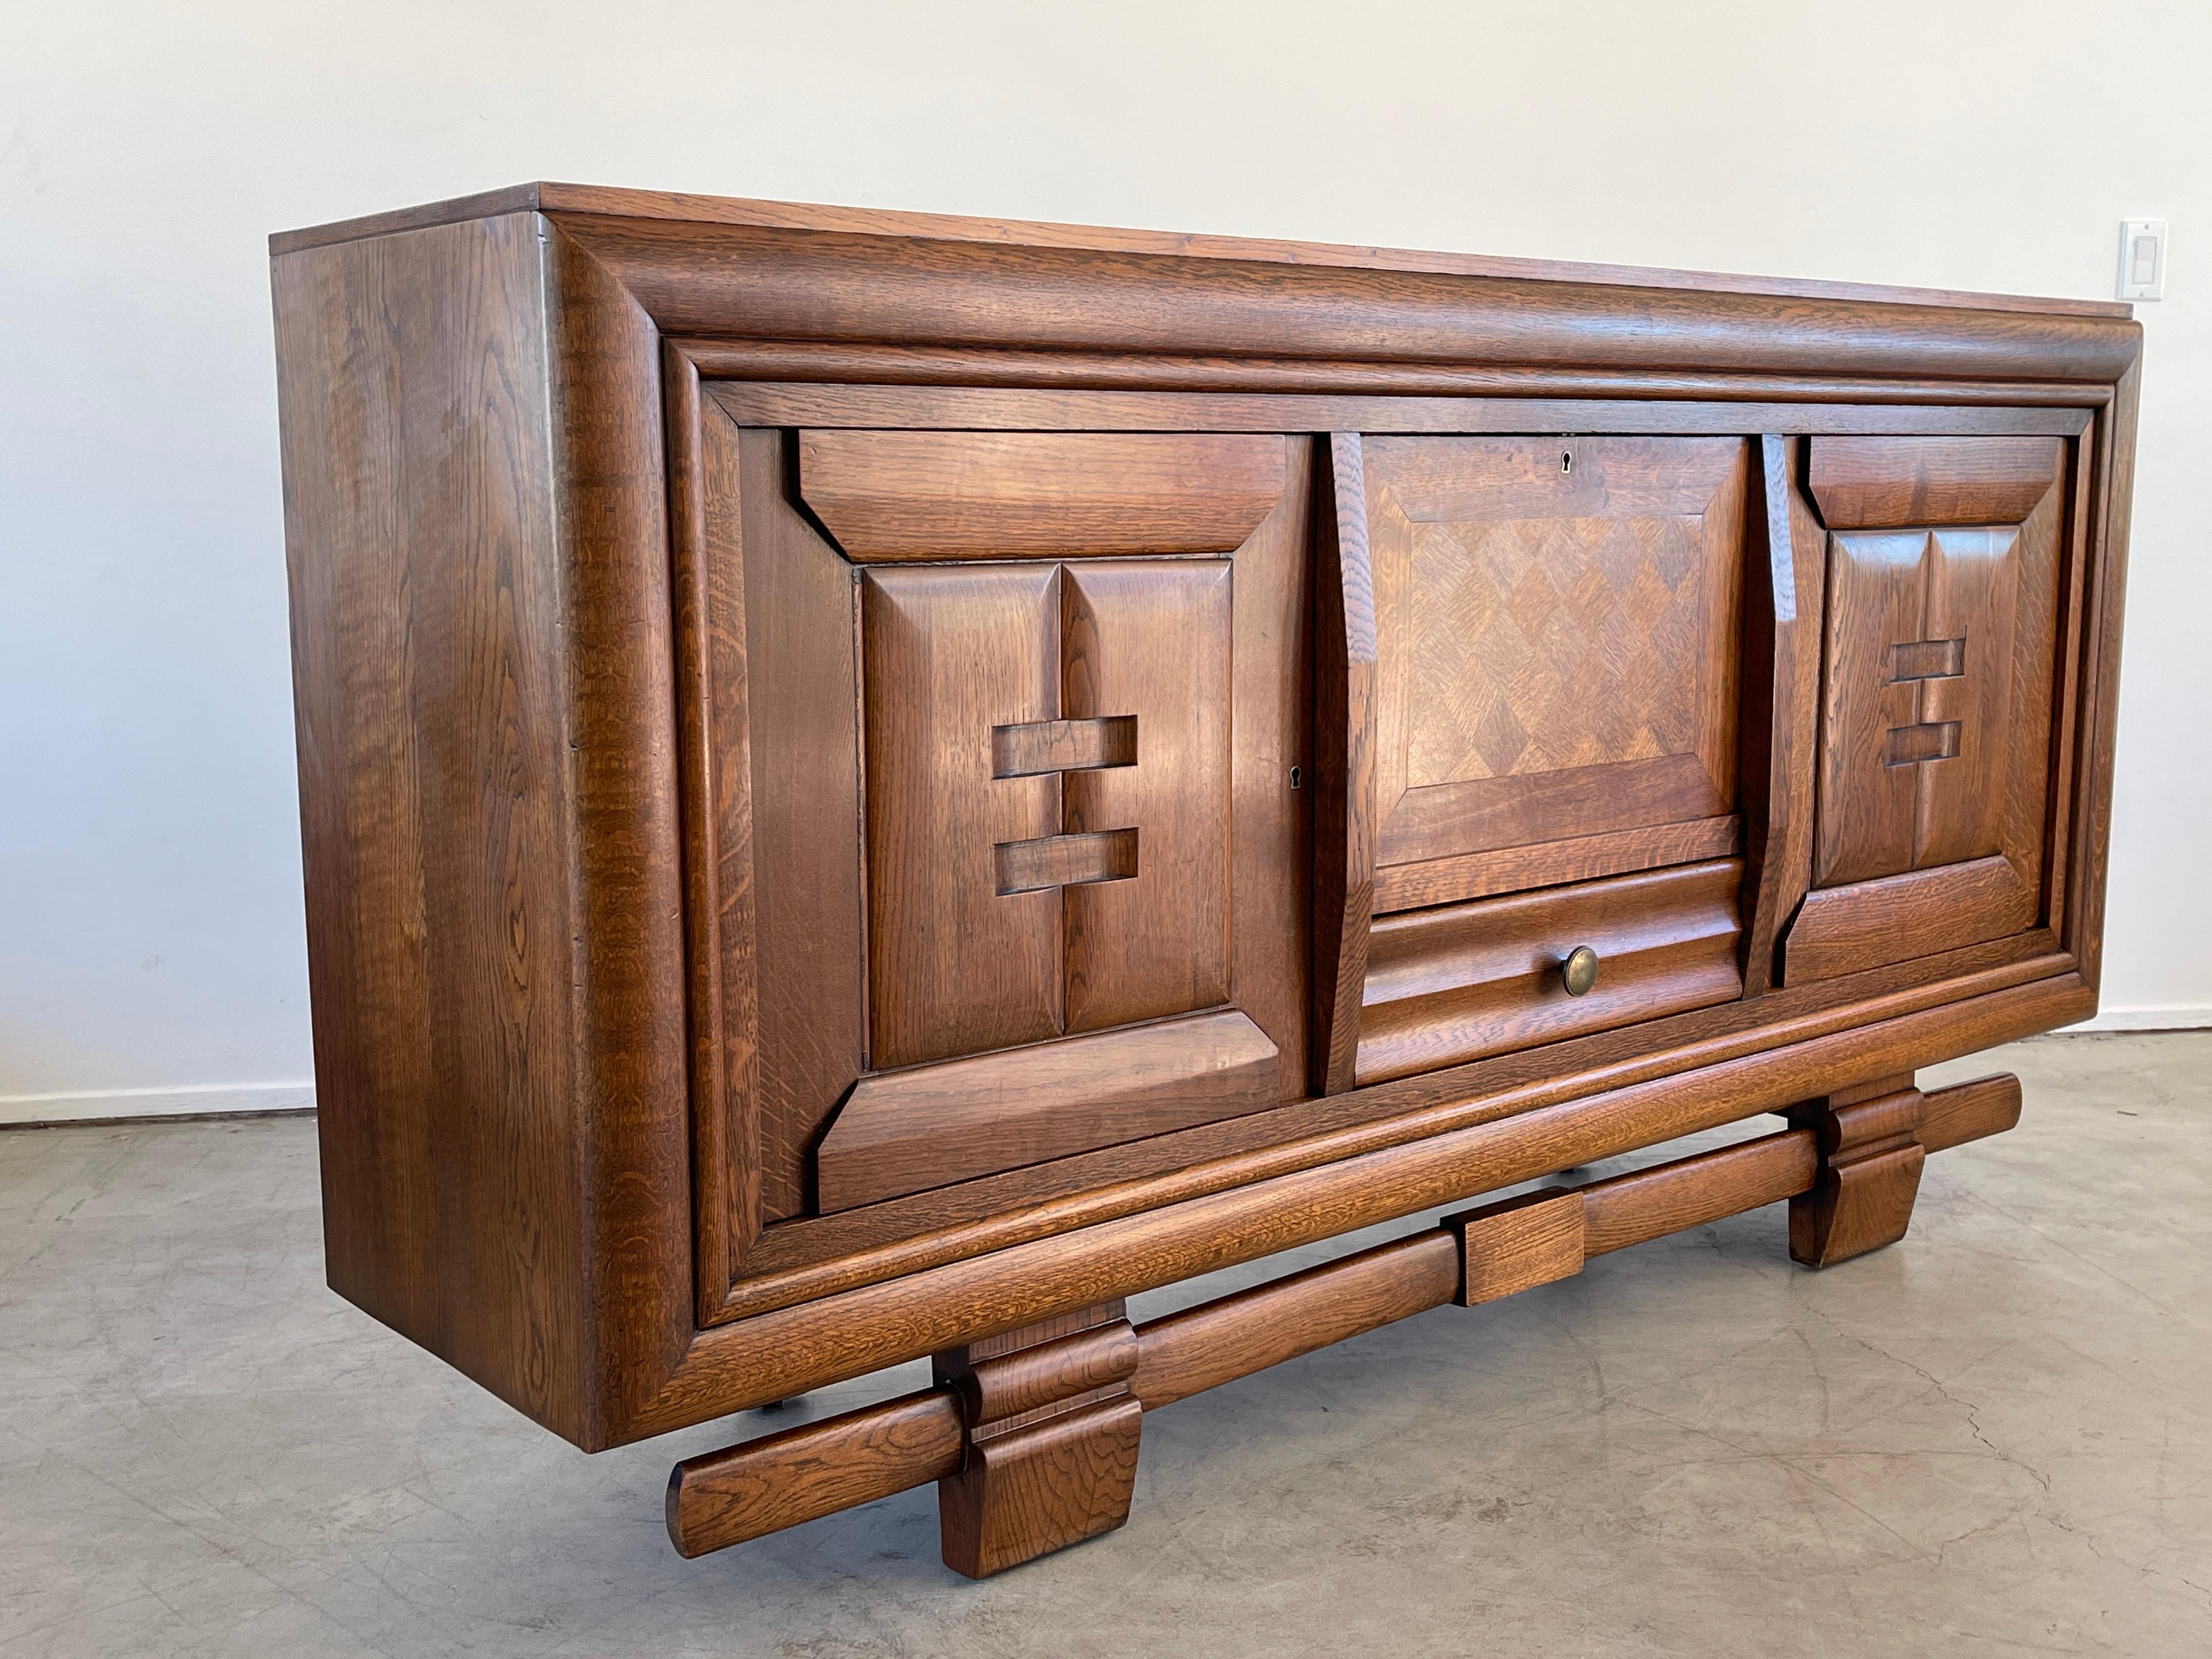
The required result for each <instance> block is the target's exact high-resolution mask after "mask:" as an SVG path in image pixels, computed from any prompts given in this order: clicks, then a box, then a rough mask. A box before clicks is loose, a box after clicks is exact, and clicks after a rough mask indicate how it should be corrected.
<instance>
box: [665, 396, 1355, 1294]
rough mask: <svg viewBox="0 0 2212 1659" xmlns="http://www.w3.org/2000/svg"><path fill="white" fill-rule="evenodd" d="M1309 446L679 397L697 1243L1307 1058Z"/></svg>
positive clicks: (964, 1167) (1135, 1131)
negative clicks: (709, 974)
mask: <svg viewBox="0 0 2212 1659" xmlns="http://www.w3.org/2000/svg"><path fill="white" fill-rule="evenodd" d="M1312 453H1313V446H1312V442H1311V441H1310V439H1298V440H1293V439H1291V438H1287V437H1282V436H1266V435H1151V434H1146V435H1115V434H1085V433H1032V434H1022V433H999V434H982V433H951V432H905V431H846V430H836V431H829V430H824V431H798V432H779V431H770V430H752V429H739V428H735V427H733V426H732V425H730V424H729V423H728V422H726V420H723V419H721V418H720V416H719V414H718V413H717V411H715V410H714V409H712V408H711V407H709V409H708V410H707V420H706V423H705V427H704V428H703V434H702V469H701V470H702V473H703V475H704V480H705V482H704V488H703V492H702V493H703V495H704V496H705V501H704V505H703V509H702V513H703V517H704V520H705V521H706V524H707V526H708V533H707V534H706V536H705V537H704V538H703V541H704V545H705V548H706V554H705V557H704V560H703V562H704V564H705V566H706V571H705V580H703V582H702V587H703V594H702V606H703V610H704V612H705V618H704V619H705V623H706V626H705V628H704V629H703V630H702V637H703V638H704V640H705V641H706V642H707V647H706V657H707V662H708V680H709V685H708V690H707V693H706V696H705V698H704V702H705V703H706V705H707V707H708V709H709V710H710V714H711V719H712V720H713V722H714V732H713V734H712V735H711V736H710V738H709V739H708V745H707V747H708V751H709V755H710V757H711V759H712V761H713V763H718V764H720V766H721V767H723V768H724V769H730V768H732V767H738V766H741V767H742V769H743V771H744V775H746V776H747V777H748V778H749V781H750V793H749V796H746V795H744V794H743V793H741V792H738V791H735V790H732V789H728V788H726V787H725V788H722V789H720V790H719V791H717V792H716V799H717V800H718V801H719V803H720V805H719V808H718V810H719V812H720V817H719V818H718V819H717V820H716V824H715V828H716V833H717V835H718V836H719V842H720V859H721V861H722V868H723V870H724V876H723V879H722V880H721V882H720V886H719V889H718V890H719V891H720V893H721V894H722V895H723V896H724V898H723V901H722V904H723V910H724V915H722V916H721V917H720V919H719V920H720V927H721V933H720V938H721V939H722V941H723V944H722V946H721V948H720V957H719V959H720V962H721V963H722V964H723V967H724V973H723V981H724V983H723V985H722V987H721V989H720V993H719V997H720V1001H719V1005H718V1006H719V1007H720V1011H721V1012H720V1021H721V1024H722V1026H723V1029H724V1030H725V1031H726V1032H729V1031H738V1032H740V1033H741V1032H742V1029H743V1025H744V1017H745V1015H746V1013H747V1012H748V1010H747V1009H746V1007H745V1006H744V989H745V988H748V987H749V990H750V998H751V1006H750V1013H751V1017H752V1021H753V1026H752V1029H753V1032H754V1038H755V1040H754V1042H752V1044H751V1045H750V1047H748V1046H747V1045H745V1044H744V1042H740V1041H726V1042H725V1043H724V1044H723V1046H722V1052H723V1057H724V1058H725V1059H726V1078H727V1081H726V1085H725V1087H724V1088H723V1089H722V1090H721V1091H720V1100H719V1109H718V1110H716V1111H714V1112H713V1113H712V1114H711V1115H708V1116H706V1117H703V1118H702V1134H704V1135H707V1136H708V1137H710V1138H712V1137H714V1136H717V1135H719V1136H720V1140H719V1141H715V1142H714V1146H713V1149H714V1151H716V1152H717V1153H718V1154H720V1153H726V1156H722V1158H721V1166H722V1169H723V1170H724V1171H725V1173H724V1174H723V1175H722V1176H720V1184H721V1185H722V1186H723V1187H724V1188H726V1191H727V1194H728V1203H729V1215H730V1225H729V1229H728V1237H729V1242H730V1248H729V1249H727V1250H726V1252H725V1257H726V1260H728V1261H732V1263H734V1261H736V1259H737V1258H738V1256H739V1255H742V1252H743V1250H744V1244H745V1241H746V1240H747V1239H749V1238H750V1237H752V1236H753V1234H755V1233H756V1232H757V1231H758V1230H759V1229H760V1228H761V1227H763V1225H769V1224H772V1223H775V1222H778V1221H783V1220H788V1219H794V1218H803V1217H805V1216H808V1215H827V1214H829V1213H831V1212H842V1211H848V1210H852V1209H854V1208H856V1207H858V1206H866V1205H870V1204H874V1203H878V1202H880V1201H883V1200H891V1199H896V1198H899V1197H902V1196H903V1195H907V1194H916V1193H920V1192H923V1191H925V1190H927V1189H929V1188H938V1187H943V1186H945V1185H948V1184H950V1183H952V1182H962V1181H967V1180H971V1179H975V1178H977V1177H980V1176H990V1175H994V1174H997V1173H1000V1172H1001V1171H1005V1170H1014V1169H1018V1168H1021V1167H1024V1166H1026V1165H1030V1164H1037V1163H1041V1162H1043V1161H1045V1160H1048V1159H1052V1158H1061V1157H1066V1156H1068V1155H1071V1154H1073V1153H1078V1152H1086V1151H1090V1150H1092V1149H1095V1148H1098V1147H1102V1146H1112V1145H1115V1144H1118V1143H1121V1142H1125V1141H1129V1140H1133V1139H1141V1138H1143V1137H1146V1136H1150V1135H1156V1134H1160V1133H1167V1132H1169V1131H1172V1130H1176V1129H1182V1128H1187V1127H1192V1126H1194V1125H1197V1124H1201V1123H1206V1122H1211V1121H1217V1120H1219V1119H1223V1118H1228V1117H1234V1116H1237V1115H1243V1114H1245V1113H1249V1112H1254V1111H1259V1110H1262V1109H1267V1108H1269V1107H1272V1106H1274V1105H1277V1104H1279V1103H1281V1102H1283V1101H1284V1100H1285V1099H1295V1098H1298V1097H1302V1096H1303V1095H1304V1092H1305V1090H1304V1052H1305V1019H1306V1000H1305V986H1304V971H1305V963H1306V958H1307V945H1306V936H1305V926H1304V914H1305V910H1304V885H1305V872H1306V868H1307V843H1306V841H1305V838H1304V815H1303V813H1302V812H1301V811H1300V810H1299V804H1300V802H1301V800H1302V799H1304V798H1303V797H1302V796H1301V795H1300V794H1298V793H1297V784H1298V781H1299V780H1298V779H1297V775H1296V769H1297V767H1298V766H1299V764H1300V763H1301V761H1302V759H1303V753H1302V745H1303V744H1304V741H1305V738H1306V725H1305V696H1306V692H1305V686H1306V682H1307V676H1308V663H1307V656H1306V651H1307V645H1308V641H1309V639H1310V614H1309V613H1310V568H1311V533H1310V525H1311V483H1312ZM710 769H711V768H710ZM740 808H742V809H743V810H742V811H740ZM739 857H741V858H742V859H743V860H745V861H746V862H747V863H748V864H749V871H747V872H746V873H747V874H748V875H749V878H750V879H749V880H746V881H744V882H742V883H740V882H739V881H738V880H735V879H733V878H732V875H733V873H734V872H732V864H731V861H732V860H733V859H735V858H739ZM740 890H741V893H742V898H743V902H744V903H745V904H747V905H750V908H751V910H752V925H751V926H750V927H747V926H746V925H745V919H744V917H743V916H742V915H738V914H736V913H734V912H732V911H731V910H730V908H729V906H730V904H731V902H732V901H731V899H730V895H732V893H733V892H738V891H740ZM748 941H750V942H751V949H750V954H749V955H748V954H747V952H746V945H747V943H748ZM733 987H738V988H733ZM704 1167H708V1165H707V1164H702V1168H704Z"/></svg>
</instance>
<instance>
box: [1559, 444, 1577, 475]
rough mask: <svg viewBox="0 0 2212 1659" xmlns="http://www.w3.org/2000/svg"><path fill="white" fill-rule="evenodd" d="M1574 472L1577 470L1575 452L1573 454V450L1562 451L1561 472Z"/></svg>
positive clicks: (1560, 459) (1560, 455)
mask: <svg viewBox="0 0 2212 1659" xmlns="http://www.w3.org/2000/svg"><path fill="white" fill-rule="evenodd" d="M1574 470H1575V456H1574V452H1573V451H1572V450H1571V449H1563V450H1561V451H1560V452H1559V471H1562V472H1571V471H1574Z"/></svg>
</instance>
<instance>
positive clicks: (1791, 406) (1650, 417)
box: [705, 354, 2101, 437]
mask: <svg viewBox="0 0 2212 1659" xmlns="http://www.w3.org/2000/svg"><path fill="white" fill-rule="evenodd" d="M977 355H979V356H980V355H982V354H977ZM705 389H706V392H707V395H708V397H710V398H714V401H715V402H716V403H718V404H720V405H721V406H722V408H723V409H724V410H726V412H727V413H728V415H729V416H730V418H731V419H732V420H733V421H735V422H737V423H738V425H739V426H771V427H819V428H836V427H851V428H871V427H899V428H913V429H917V430H927V429H935V428H943V429H946V430H959V431H1007V432H1016V431H1054V432H1097V431H1113V432H1188V431H1205V432H1255V433H1271V434H1280V433H1322V432H1361V433H1366V434H1370V435H1384V434H1389V433H1408V434H1422V433H1437V434H1456V433H1465V434H1485V433H1499V434H1506V433H1511V434H1522V433H1526V434H1532V435H1533V434H1536V433H1556V432H1571V433H1574V434H1576V435H1581V436H1595V435H1601V434H1607V435H1611V434H1619V435H1646V436H1652V437H1666V436H1674V435H1692V436H1694V435H1714V436H1724V437H1747V436H1752V435H1758V434H1763V433H1772V434H1775V435H1778V436H1784V437H1798V436H1808V437H1818V436H1820V435H1830V436H1835V435H1846V436H1850V435H1869V436H1884V435H1892V434H1908V435H1975V434H1980V433H1990V434H1996V435H2008V434H2021V435H2049V436H2054V437H2071V436H2075V435H2078V434H2080V433H2081V432H2083V431H2085V430H2087V428H2088V426H2089V423H2090V422H2091V420H2092V419H2093V416H2094V414H2095V411H2096V410H2097V409H2098V408H2099V407H2100V406H2101V400H2100V398H2098V397H2096V396H2093V395H2090V393H2089V392H2085V391H2084V390H2082V389H2081V388H2069V397H2068V398H2067V400H2066V401H2065V402H2063V403H2053V404H2047V405H2044V404H2033V403H2030V402H2027V401H2026V400H2023V399H2018V398H2010V397H2006V398H2002V400H2001V402H2000V401H1999V400H1993V401H1992V404H1991V405H1990V406H1983V405H1979V404H1947V403H1943V402H1942V401H1940V400H1937V399H1934V398H1923V399H1919V400H1916V401H1913V402H1910V403H1899V404H1871V403H1845V402H1836V403H1817V402H1813V401H1809V400H1800V401H1796V402H1780V401H1774V399H1778V398H1783V397H1785V396H1787V395H1788V393H1787V392H1786V390H1785V389H1784V388H1779V387H1762V388H1760V396H1759V397H1747V398H1744V399H1742V400H1741V401H1735V400H1731V399H1726V398H1714V397H1711V396H1705V397H1698V396H1694V395H1682V396H1674V397H1669V396H1666V395H1664V394H1662V393H1644V392H1626V391H1624V392H1621V393H1620V394H1619V395H1618V396H1614V397H1601V396H1583V397H1577V396H1573V395H1571V392H1572V391H1573V390H1575V388H1571V387H1564V386H1540V387H1538V388H1536V389H1534V390H1531V391H1529V392H1526V393H1524V394H1522V395H1517V396H1514V395H1503V394H1501V395H1492V396H1486V397H1476V396H1462V395H1448V394H1436V393H1419V392H1364V391H1345V392H1332V391H1330V390H1328V388H1327V386H1322V387H1320V388H1317V389H1316V390H1314V391H1311V392H1297V393H1284V392H1253V391H1247V390H1238V389H1236V388H1234V387H1233V386H1231V387H1226V388H1223V389H1220V390H1215V389H1212V388H1209V387H1207V386H1191V387H1188V388H1181V389H1176V390H1171V391H1150V390H1138V391H1124V390H1116V389H1112V388H1105V389H1097V390H1074V391H1067V390H1062V389H1060V388H1057V387H1050V386H1044V387H1028V386H1011V387H1010V386H972V385H970V386H897V385H882V384H872V383H871V384H858V383H856V384H851V385H841V384H835V383H830V384H824V383H818V382H807V381H771V380H726V379H708V380H706V381H705Z"/></svg>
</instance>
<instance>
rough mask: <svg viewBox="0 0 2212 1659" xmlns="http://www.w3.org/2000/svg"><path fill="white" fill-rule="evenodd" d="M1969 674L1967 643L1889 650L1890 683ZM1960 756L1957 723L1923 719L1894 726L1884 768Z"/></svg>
mask: <svg viewBox="0 0 2212 1659" xmlns="http://www.w3.org/2000/svg"><path fill="white" fill-rule="evenodd" d="M1965 672H1966V637H1965V635H1960V637H1959V638H1957V639H1954V640H1913V641H1909V642H1907V643H1905V644H1903V645H1893V646H1892V647H1889V683H1890V684H1892V685H1906V684H1913V683H1915V682H1917V681H1921V680H1948V679H1956V678H1959V677H1960V676H1961V675H1963V674H1964V673H1965ZM1958 755H1959V722H1958V721H1957V720H1922V721H1919V722H1918V723H1917V724H1915V725H1911V726H1891V727H1890V728H1889V731H1888V732H1887V737H1886V739H1885V741H1884V743H1883V745H1882V755H1881V763H1882V764H1883V765H1884V766H1919V765H1921V764H1923V763H1926V762H1928V761H1939V760H1955V759H1957V758H1958Z"/></svg>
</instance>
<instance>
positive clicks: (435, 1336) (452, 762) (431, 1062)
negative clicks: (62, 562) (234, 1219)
mask: <svg viewBox="0 0 2212 1659" xmlns="http://www.w3.org/2000/svg"><path fill="white" fill-rule="evenodd" d="M273 282H274V287H275V296H276V333H277V368H278V389H279V396H280V399H281V402H282V405H283V435H284V448H283V458H284V512H285V539H286V548H287V558H288V563H289V573H290V586H291V602H292V630H293V648H294V663H295V669H294V674H295V680H294V690H295V712H296V719H297V731H298V741H299V758H300V793H301V830H302V842H303V855H304V860H305V871H306V878H307V949H308V974H309V981H310V985H311V987H312V991H313V1025H314V1036H315V1066H316V1096H317V1103H318V1106H319V1136H320V1139H321V1150H322V1182H323V1202H324V1216H325V1222H324V1226H325V1250H326V1254H327V1263H328V1273H329V1279H330V1283H331V1287H332V1288H333V1289H335V1290H336V1291H338V1292H339V1293H340V1294H341V1295H343V1296H344V1297H347V1298H348V1299H349V1300H351V1301H353V1302H355V1303H356V1304H359V1305H360V1306H362V1308H364V1309H366V1310H368V1311H369V1312H370V1313H372V1314H374V1315H375V1316H376V1317H378V1318H379V1319H381V1320H383V1321H384V1322H386V1323H387V1324H389V1325H391V1326H392V1327H394V1328H396V1329H398V1330H399V1331H401V1332H403V1333H404V1334H406V1335H407V1336H409V1337H410V1338H412V1339H413V1340H415V1341H416V1342H419V1343H421V1344H422V1346H425V1347H427V1348H428V1349H429V1350H431V1351H432V1352H435V1353H436V1354H438V1355H440V1356H441V1357H442V1358H445V1359H447V1361H449V1362H450V1363H452V1364H453V1365H455V1366H457V1367H458V1368H459V1369H460V1370H463V1371H465V1373H467V1374H468V1375H469V1376H471V1377H473V1378H475V1379H476V1380H477V1382H478V1383H483V1385H484V1386H485V1387H486V1388H488V1389H491V1390H492V1391H493V1392H494V1393H495V1394H497V1395H500V1396H501V1398H503V1399H505V1400H507V1401H508V1402H509V1403H511V1404H513V1406H515V1407H517V1408H518V1409H520V1410H521V1411H524V1412H526V1413H528V1414H529V1415H531V1416H532V1417H534V1418H536V1419H538V1421H539V1422H541V1423H544V1424H545V1425H548V1426H549V1427H551V1428H554V1429H556V1430H557V1431H560V1432H561V1433H562V1434H565V1435H567V1436H568V1437H570V1438H572V1439H578V1438H581V1437H583V1436H584V1435H585V1434H586V1432H587V1431H588V1430H587V1425H586V1420H585V1413H584V1409H583V1407H582V1403H581V1402H582V1400H583V1397H584V1393H585V1390H584V1389H583V1387H582V1386H581V1384H582V1380H583V1377H584V1376H585V1374H586V1370H587V1368H588V1364H589V1360H588V1358H587V1355H586V1352H585V1345H586V1341H587V1339H586V1337H585V1336H584V1335H583V1334H582V1326H581V1322H580V1320H579V1318H578V1312H579V1310H580V1305H581V1302H582V1285H583V1280H584V1278H585V1272H586V1270H585V1267H584V1263H583V1260H582V1241H581V1239H580V1236H579V1229H578V1225H577V1218H578V1215H579V1203H578V1199H579V1182H580V1168H579V1166H580V1147H581V1145H582V1142H581V1138H580V1133H579V1125H578V1123H577V1121H576V1119H575V1116H574V1110H573V1107H572V1104H571V1103H572V1102H573V1100H574V1092H575V1069H574V1048H573V1046H572V1043H571V1042H570V1033H571V1031H572V1030H573V1027H574V1020H575V1018H576V962H575V957H574V949H573V945H572V943H571V942H572V940H573V939H574V936H575V931H576V930H575V927H574V911H573V908H572V898H571V887H570V883H569V879H568V870H569V869H570V867H571V866H572V864H573V861H574V841H573V839H572V825H571V823H569V822H568V819H567V817H565V815H564V811H563V808H562V801H563V799H564V798H566V797H567V796H568V792H569V788H570V783H571V780H570V777H569V775H568V765H569V760H568V757H569V752H570V750H569V739H570V732H569V731H568V721H567V714H566V710H565V708H564V688H563V686H562V684H560V683H559V680H558V675H557V670H556V665H557V663H558V661H559V659H560V642H559V635H560V630H561V618H562V608H563V595H562V592H561V573H560V568H559V560H558V557H557V554H556V538H557V535H558V528H557V526H556V513H555V508H554V483H553V479H554V471H555V467H554V456H553V449H552V443H551V416H552V411H551V396H552V371H551V365H550V346H549V338H548V326H547V318H548V298H547V286H546V280H545V272H544V263H543V257H542V252H541V245H540V240H539V221H538V218H537V216H535V215H533V214H528V213H521V214H513V215H508V216H504V217H500V218H495V219H486V220H480V221H476V222H468V223H463V224H457V225H450V226H445V227H441V228H436V229H429V230H421V231H414V232H410V233H406V234H396V235H391V236H385V237H380V238H377V239H374V240H368V241H362V242H354V243H346V244H341V245H338V246H331V247H326V248H319V249H315V250H312V251H309V252H299V253H293V254H288V255H285V256H283V257H282V258H279V259H277V260H276V264H275V269H274V272H273Z"/></svg>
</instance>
